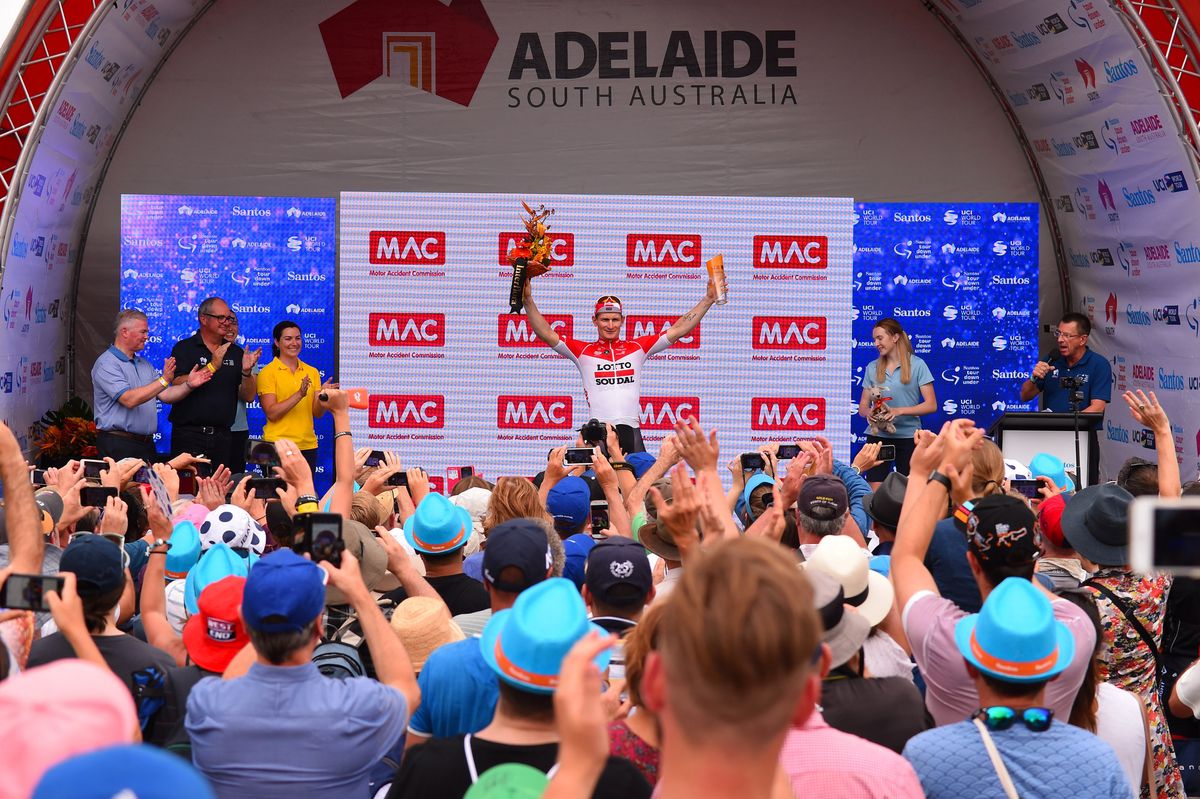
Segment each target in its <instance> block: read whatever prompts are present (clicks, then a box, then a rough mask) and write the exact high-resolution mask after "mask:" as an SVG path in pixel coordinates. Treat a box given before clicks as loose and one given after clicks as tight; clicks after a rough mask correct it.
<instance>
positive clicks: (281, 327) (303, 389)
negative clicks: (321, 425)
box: [258, 319, 337, 470]
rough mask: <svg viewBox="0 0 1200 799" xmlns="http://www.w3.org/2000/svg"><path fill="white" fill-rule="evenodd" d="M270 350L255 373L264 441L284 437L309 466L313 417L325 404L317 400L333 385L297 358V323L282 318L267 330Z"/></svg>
mask: <svg viewBox="0 0 1200 799" xmlns="http://www.w3.org/2000/svg"><path fill="white" fill-rule="evenodd" d="M271 338H272V339H273V340H274V341H273V343H272V344H271V353H272V354H273V355H274V356H275V358H274V360H272V361H271V362H270V363H268V364H267V365H266V366H264V367H263V368H262V371H261V372H259V374H258V400H259V403H260V404H261V405H262V409H263V413H265V414H266V415H267V424H266V426H265V427H264V428H263V439H264V440H265V441H277V440H279V439H281V438H286V439H288V440H289V441H295V442H296V445H297V446H299V447H300V452H301V454H302V455H304V459H305V460H307V461H308V465H309V467H311V468H312V469H314V470H315V469H316V468H317V432H316V430H315V429H314V428H313V419H315V418H320V417H321V416H323V415H324V413H325V408H324V407H322V406H321V404H320V403H319V402H317V395H318V394H320V390H321V389H322V388H337V386H336V385H335V384H334V383H333V382H332V381H326V382H325V383H324V384H322V383H321V375H320V374H319V373H318V372H317V370H316V369H315V368H313V367H311V366H309V365H308V364H306V363H305V362H304V361H302V360H300V350H301V349H302V348H303V347H304V335H303V334H302V333H301V332H300V325H298V324H296V323H295V322H293V321H291V320H289V319H285V320H283V321H282V322H280V323H279V324H277V325H275V329H274V330H272V331H271Z"/></svg>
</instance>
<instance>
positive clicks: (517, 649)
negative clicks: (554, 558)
mask: <svg viewBox="0 0 1200 799" xmlns="http://www.w3.org/2000/svg"><path fill="white" fill-rule="evenodd" d="M593 630H594V631H595V632H598V633H600V634H604V630H602V629H601V628H600V627H599V626H598V625H596V624H593V623H591V622H589V621H588V616H587V608H586V607H585V606H584V604H583V597H582V596H580V594H579V589H577V588H576V587H575V586H574V584H572V583H571V581H570V580H567V579H565V578H562V577H551V578H550V579H548V580H545V581H543V582H540V583H538V584H537V585H534V586H531V587H530V588H527V589H525V590H524V591H523V592H521V595H520V596H518V597H517V601H516V602H515V603H514V604H513V606H512V608H511V609H509V610H501V611H498V612H497V613H494V614H493V615H492V618H491V620H490V621H489V622H488V624H487V627H485V628H484V629H483V635H482V636H481V637H480V639H479V647H480V651H481V652H482V654H483V659H484V660H485V661H486V662H487V664H488V665H489V666H491V668H492V671H494V672H496V674H497V675H499V677H500V679H501V680H504V682H506V683H508V684H509V685H511V686H513V687H514V688H519V689H521V690H522V691H528V692H530V693H534V694H550V693H554V689H555V687H557V686H558V672H559V669H560V668H562V662H563V658H565V657H566V656H567V652H569V651H570V650H571V647H572V646H574V645H575V642H576V641H578V640H579V639H580V638H582V637H583V636H585V635H587V634H588V632H590V631H593ZM609 655H610V653H609V652H608V651H607V650H606V651H604V652H602V653H601V654H600V655H598V656H597V657H596V660H595V663H596V666H597V667H598V668H599V669H600V670H601V671H603V670H604V669H606V668H607V667H608V661H609Z"/></svg>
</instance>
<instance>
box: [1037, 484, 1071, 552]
mask: <svg viewBox="0 0 1200 799" xmlns="http://www.w3.org/2000/svg"><path fill="white" fill-rule="evenodd" d="M1066 507H1067V500H1066V498H1065V497H1064V496H1063V495H1062V494H1055V495H1054V496H1052V497H1050V499H1047V500H1045V501H1044V502H1042V504H1041V505H1039V506H1038V514H1037V518H1038V525H1039V526H1040V527H1041V528H1042V536H1043V537H1044V538H1045V539H1046V540H1047V541H1049V542H1050V543H1051V544H1054V546H1056V547H1058V548H1059V549H1071V548H1072V547H1071V545H1070V544H1069V543H1067V539H1066V538H1065V537H1064V536H1063V529H1062V515H1063V510H1064V509H1065V508H1066Z"/></svg>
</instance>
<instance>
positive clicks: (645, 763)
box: [608, 719, 661, 787]
mask: <svg viewBox="0 0 1200 799" xmlns="http://www.w3.org/2000/svg"><path fill="white" fill-rule="evenodd" d="M608 749H609V752H610V753H611V754H613V755H615V756H617V757H623V758H625V759H626V760H628V761H629V762H630V763H632V764H633V765H635V766H637V770H638V771H640V772H642V776H643V777H645V778H646V782H648V783H650V785H651V786H652V787H653V786H654V785H655V784H657V783H658V764H659V758H660V757H661V753H660V752H659V750H657V749H655V748H654V747H653V746H651V745H650V744H648V743H646V742H645V741H644V740H643V739H642V738H640V737H638V734H637V733H635V732H634V731H633V730H631V729H629V725H628V724H626V723H625V720H624V719H620V720H618V721H614V722H612V723H610V724H609V725H608Z"/></svg>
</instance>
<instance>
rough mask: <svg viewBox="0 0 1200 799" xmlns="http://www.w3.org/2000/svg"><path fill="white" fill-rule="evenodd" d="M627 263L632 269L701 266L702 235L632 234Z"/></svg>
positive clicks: (628, 242) (628, 236)
mask: <svg viewBox="0 0 1200 799" xmlns="http://www.w3.org/2000/svg"><path fill="white" fill-rule="evenodd" d="M625 262H626V263H627V264H628V265H629V266H631V267H645V266H700V234H699V233H630V234H629V235H627V236H626V237H625Z"/></svg>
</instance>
